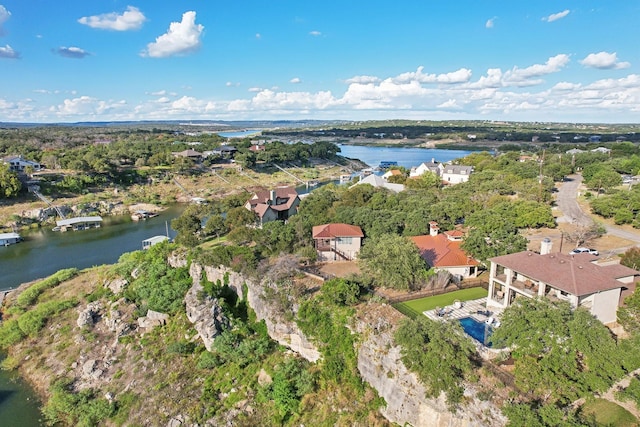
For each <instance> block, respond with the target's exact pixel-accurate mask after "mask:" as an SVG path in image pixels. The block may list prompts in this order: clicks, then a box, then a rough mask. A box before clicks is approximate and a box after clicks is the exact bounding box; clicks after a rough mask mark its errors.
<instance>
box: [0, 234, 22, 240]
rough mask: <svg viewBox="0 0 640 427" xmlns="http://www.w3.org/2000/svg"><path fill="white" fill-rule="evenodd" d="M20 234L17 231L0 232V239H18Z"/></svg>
mask: <svg viewBox="0 0 640 427" xmlns="http://www.w3.org/2000/svg"><path fill="white" fill-rule="evenodd" d="M19 238H20V235H19V234H18V233H0V240H4V239H19Z"/></svg>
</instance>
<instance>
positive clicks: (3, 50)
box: [0, 45, 20, 59]
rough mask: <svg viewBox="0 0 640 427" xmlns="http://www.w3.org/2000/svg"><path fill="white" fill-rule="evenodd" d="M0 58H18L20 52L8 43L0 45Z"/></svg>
mask: <svg viewBox="0 0 640 427" xmlns="http://www.w3.org/2000/svg"><path fill="white" fill-rule="evenodd" d="M0 58H8V59H18V58H20V52H16V51H15V50H13V48H12V47H11V46H9V45H5V46H4V47H2V46H0Z"/></svg>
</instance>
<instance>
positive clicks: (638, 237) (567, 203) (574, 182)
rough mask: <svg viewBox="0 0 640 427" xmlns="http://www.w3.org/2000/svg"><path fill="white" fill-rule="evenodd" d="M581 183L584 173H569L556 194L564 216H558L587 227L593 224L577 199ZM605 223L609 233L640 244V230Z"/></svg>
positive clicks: (559, 207)
mask: <svg viewBox="0 0 640 427" xmlns="http://www.w3.org/2000/svg"><path fill="white" fill-rule="evenodd" d="M581 184H582V175H579V174H573V175H568V176H567V177H566V178H565V180H564V182H563V183H562V184H561V185H560V188H559V189H558V193H557V195H556V203H557V205H558V209H560V211H561V212H562V216H559V217H558V220H557V221H558V222H568V223H570V224H575V225H578V226H586V227H588V226H590V225H591V224H593V220H592V219H591V217H590V216H589V215H587V214H586V213H585V212H584V211H583V210H582V208H581V207H580V205H579V204H578V201H577V200H578V190H579V188H580V185H581ZM603 225H604V227H605V229H606V230H607V234H610V235H612V236H616V237H619V238H621V239H625V240H629V241H631V242H634V243H635V244H636V245H638V244H640V231H639V232H635V231H628V230H625V229H623V228H621V227H616V226H614V225H608V224H603ZM622 249H626V248H621V251H622V252H624V250H622Z"/></svg>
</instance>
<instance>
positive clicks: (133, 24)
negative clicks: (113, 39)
mask: <svg viewBox="0 0 640 427" xmlns="http://www.w3.org/2000/svg"><path fill="white" fill-rule="evenodd" d="M146 20H147V18H146V17H145V16H144V14H143V13H142V12H140V9H138V8H137V7H133V6H127V10H126V11H124V12H123V13H122V15H118V14H117V13H116V12H111V13H104V14H102V15H94V16H84V17H82V18H80V19H78V22H79V23H81V24H83V25H88V26H89V27H91V28H97V29H100V30H113V31H129V30H138V29H140V28H141V27H142V24H143V23H144V22H145V21H146Z"/></svg>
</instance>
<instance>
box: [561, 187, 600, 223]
mask: <svg viewBox="0 0 640 427" xmlns="http://www.w3.org/2000/svg"><path fill="white" fill-rule="evenodd" d="M581 184H582V175H578V174H574V175H568V176H567V177H566V178H565V180H564V182H563V183H562V185H561V186H560V189H559V190H558V194H557V197H556V202H557V204H558V208H559V209H560V211H561V212H562V216H561V217H558V222H568V223H571V224H576V225H582V226H589V225H591V224H593V221H592V220H591V218H590V217H589V216H588V215H586V214H585V213H584V212H583V211H582V209H581V208H580V205H579V204H578V202H577V198H578V189H579V188H580V185H581Z"/></svg>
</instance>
